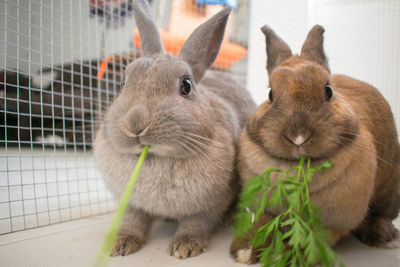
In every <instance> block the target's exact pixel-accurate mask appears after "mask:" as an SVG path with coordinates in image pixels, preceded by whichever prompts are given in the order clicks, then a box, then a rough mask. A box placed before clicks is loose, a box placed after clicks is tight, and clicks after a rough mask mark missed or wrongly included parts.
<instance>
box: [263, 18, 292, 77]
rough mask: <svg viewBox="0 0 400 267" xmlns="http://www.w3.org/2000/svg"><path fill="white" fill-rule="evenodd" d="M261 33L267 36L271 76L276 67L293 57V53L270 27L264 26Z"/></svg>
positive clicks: (268, 64) (268, 68) (269, 72)
mask: <svg viewBox="0 0 400 267" xmlns="http://www.w3.org/2000/svg"><path fill="white" fill-rule="evenodd" d="M261 31H262V32H263V33H264V35H265V42H266V46H267V70H268V75H271V72H272V71H273V70H274V69H275V67H277V66H278V65H279V64H280V63H281V62H283V61H285V60H286V59H288V58H290V57H291V56H292V51H291V50H290V48H289V46H288V45H287V44H286V43H285V42H284V41H283V40H282V39H281V38H280V37H279V36H278V35H277V34H276V33H275V32H274V30H272V29H271V28H270V27H269V26H267V25H264V26H263V27H262V28H261Z"/></svg>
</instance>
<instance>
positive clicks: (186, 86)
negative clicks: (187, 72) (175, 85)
mask: <svg viewBox="0 0 400 267" xmlns="http://www.w3.org/2000/svg"><path fill="white" fill-rule="evenodd" d="M191 91H192V83H191V82H190V80H189V78H183V79H182V81H181V88H180V89H179V93H180V94H181V95H183V96H189V95H190V93H191Z"/></svg>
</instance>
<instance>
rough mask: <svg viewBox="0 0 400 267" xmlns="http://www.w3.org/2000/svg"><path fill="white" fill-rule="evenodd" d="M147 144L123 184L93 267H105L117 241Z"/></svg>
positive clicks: (144, 156) (145, 153)
mask: <svg viewBox="0 0 400 267" xmlns="http://www.w3.org/2000/svg"><path fill="white" fill-rule="evenodd" d="M148 150H149V146H148V145H146V146H145V147H144V148H143V151H142V154H141V155H140V157H139V159H138V161H137V162H136V165H135V168H134V169H133V171H132V174H131V177H130V179H129V181H128V183H127V184H126V186H125V190H124V193H123V194H122V196H121V199H120V201H119V205H118V209H117V211H116V212H115V214H114V218H113V220H112V222H111V224H110V228H109V231H108V233H107V235H106V237H105V239H104V241H103V245H102V246H101V250H100V251H99V253H98V254H97V257H96V260H95V262H94V264H93V267H105V266H107V265H108V260H109V258H110V253H111V250H112V248H113V246H114V244H115V242H116V241H117V236H118V233H119V230H120V228H121V224H122V220H123V218H124V215H125V212H126V209H127V207H128V203H129V198H130V196H131V194H132V191H133V188H134V187H135V184H136V180H137V178H138V176H139V172H140V169H141V168H142V165H143V162H144V159H145V158H146V155H147V152H148Z"/></svg>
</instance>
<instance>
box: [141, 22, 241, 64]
mask: <svg viewBox="0 0 400 267" xmlns="http://www.w3.org/2000/svg"><path fill="white" fill-rule="evenodd" d="M160 35H161V40H162V42H163V44H164V47H165V50H167V51H168V52H170V53H172V54H174V55H176V54H178V53H179V51H180V50H181V48H182V46H183V44H184V43H185V41H186V39H187V38H188V37H189V36H180V35H175V34H171V33H169V32H166V31H163V30H160ZM134 40H135V45H136V48H137V49H140V35H139V31H138V29H137V28H136V29H135V33H134ZM246 55H247V50H246V48H244V47H243V46H241V45H238V44H235V43H230V42H227V41H225V42H222V45H221V48H220V50H219V53H218V56H217V59H216V60H215V62H214V64H213V66H216V67H222V68H230V67H231V65H232V64H233V63H235V62H237V61H239V60H241V59H242V58H243V57H245V56H246Z"/></svg>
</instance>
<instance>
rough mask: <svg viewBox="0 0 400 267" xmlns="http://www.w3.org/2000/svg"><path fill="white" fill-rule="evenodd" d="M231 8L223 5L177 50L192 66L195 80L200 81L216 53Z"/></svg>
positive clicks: (222, 37)
mask: <svg viewBox="0 0 400 267" xmlns="http://www.w3.org/2000/svg"><path fill="white" fill-rule="evenodd" d="M231 9H232V8H231V7H230V6H227V7H225V8H224V9H223V10H221V11H220V12H218V13H217V14H215V15H214V16H213V17H212V18H210V19H209V20H208V21H206V22H204V23H203V24H201V25H200V26H199V27H197V29H196V30H195V31H194V32H193V33H192V34H191V35H190V36H189V38H188V39H187V41H186V42H185V44H184V45H183V47H182V49H181V51H180V52H179V57H181V58H182V59H183V60H185V61H186V62H188V63H189V64H190V66H191V67H192V71H193V75H194V79H195V81H196V82H198V81H200V79H201V78H202V77H203V75H204V72H205V71H206V70H207V68H208V67H210V66H211V65H212V64H213V62H214V60H215V58H216V57H217V55H218V52H219V48H220V46H221V43H222V40H223V39H224V32H225V26H226V22H227V20H228V16H229V14H230V12H231Z"/></svg>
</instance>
